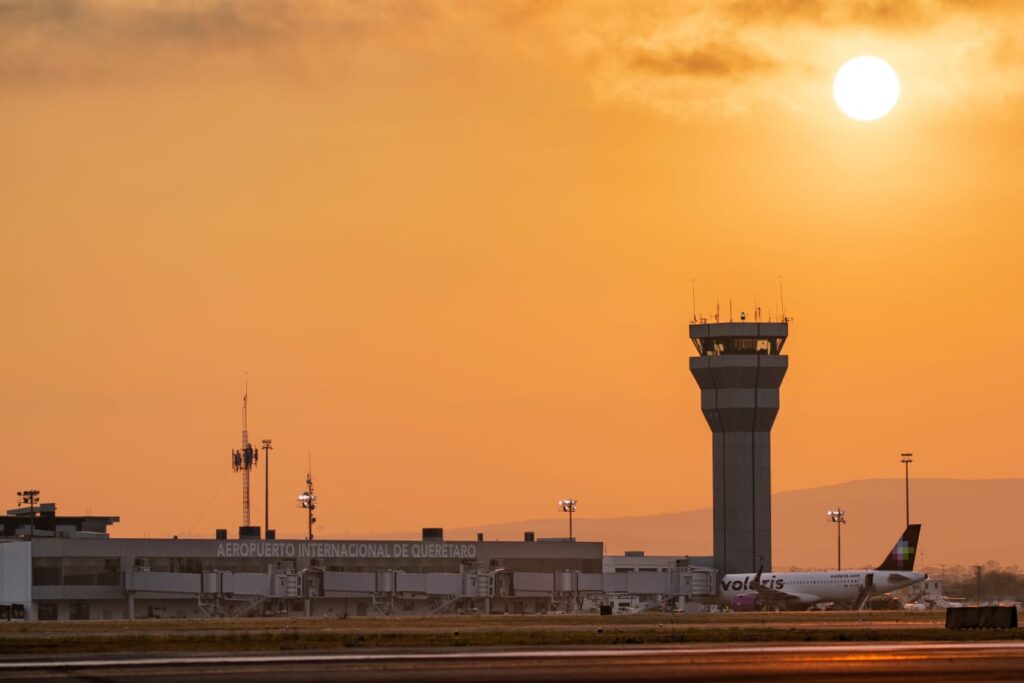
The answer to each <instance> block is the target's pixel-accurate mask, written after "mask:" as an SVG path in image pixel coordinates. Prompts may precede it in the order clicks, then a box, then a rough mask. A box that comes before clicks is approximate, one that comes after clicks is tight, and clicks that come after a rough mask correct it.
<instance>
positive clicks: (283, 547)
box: [217, 541, 476, 559]
mask: <svg viewBox="0 0 1024 683" xmlns="http://www.w3.org/2000/svg"><path fill="white" fill-rule="evenodd" d="M217 557H269V558H274V557H310V558H313V557H315V558H325V559H327V558H357V559H363V558H378V557H379V558H387V559H396V558H414V559H427V558H430V559H433V558H455V559H473V558H475V557H476V545H474V544H472V543H443V542H441V543H415V542H409V541H402V542H397V543H396V542H365V541H221V542H219V543H218V544H217Z"/></svg>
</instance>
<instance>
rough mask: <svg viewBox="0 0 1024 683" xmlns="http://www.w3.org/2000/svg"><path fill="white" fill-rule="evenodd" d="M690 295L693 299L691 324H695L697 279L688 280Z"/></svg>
mask: <svg viewBox="0 0 1024 683" xmlns="http://www.w3.org/2000/svg"><path fill="white" fill-rule="evenodd" d="M690 294H691V295H692V297H693V322H697V278H693V279H692V280H690Z"/></svg>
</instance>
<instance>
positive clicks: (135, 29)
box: [0, 0, 438, 82]
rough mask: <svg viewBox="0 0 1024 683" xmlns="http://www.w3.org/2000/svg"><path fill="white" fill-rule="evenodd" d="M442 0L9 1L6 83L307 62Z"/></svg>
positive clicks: (416, 17) (3, 33)
mask: <svg viewBox="0 0 1024 683" xmlns="http://www.w3.org/2000/svg"><path fill="white" fill-rule="evenodd" d="M437 16H438V4H437V3H436V2H434V1H433V0H422V1H419V2H402V1H400V0H378V1H376V2H360V1H359V0H303V1H302V2H279V1H274V0H196V1H195V2H183V1H178V0H46V1H45V2H38V1H36V0H0V82H3V81H6V82H12V81H47V80H61V81H64V80H68V79H71V80H80V79H89V78H95V77H107V76H114V77H117V76H123V75H132V74H137V73H147V74H148V73H153V72H159V73H167V72H170V71H174V70H176V69H180V68H182V67H189V66H196V65H206V64H207V63H208V62H210V61H219V62H220V63H222V64H224V63H233V64H234V65H235V66H244V65H246V64H250V65H251V64H253V63H262V64H264V65H265V64H266V63H267V62H266V60H267V59H269V58H272V59H273V60H276V62H277V65H278V66H282V65H287V64H290V65H292V66H296V65H299V64H300V63H302V62H303V59H304V56H305V52H306V51H305V48H306V47H309V46H313V47H315V48H316V49H317V52H318V55H317V56H316V58H323V59H328V60H331V59H336V58H338V57H344V56H345V55H347V54H348V53H349V52H350V51H351V49H353V48H354V47H356V46H358V45H359V44H360V43H361V42H363V41H364V40H366V39H368V38H370V37H373V36H378V35H389V36H395V37H401V36H403V35H408V34H410V33H415V32H416V31H417V30H419V29H420V28H421V27H422V26H424V25H426V24H429V23H430V22H432V21H434V20H435V19H436V17H437Z"/></svg>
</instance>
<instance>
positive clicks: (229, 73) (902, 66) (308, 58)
mask: <svg viewBox="0 0 1024 683" xmlns="http://www.w3.org/2000/svg"><path fill="white" fill-rule="evenodd" d="M1022 34H1024V2H1020V0H632V1H631V2H628V3H623V2H620V1H619V0H479V1H478V2H464V1H463V0H301V1H295V2H288V1H282V0H191V1H189V2H185V0H47V1H45V2H40V1H37V0H0V87H3V86H7V87H11V86H12V85H16V84H23V83H29V84H48V83H55V82H56V83H62V84H63V83H69V82H70V83H79V84H85V85H89V84H91V83H93V82H94V81H97V80H103V79H132V78H136V79H140V78H141V79H144V80H147V81H151V82H154V83H161V82H163V81H162V80H161V79H171V78H182V77H184V78H197V77H203V78H225V77H228V78H231V77H235V76H244V77H252V78H266V77H268V76H273V75H283V76H284V77H285V78H292V77H294V76H295V75H296V74H300V75H307V74H316V73H323V74H328V75H329V76H330V77H331V78H337V77H338V76H339V74H342V73H343V72H344V71H345V69H347V68H348V66H349V63H350V62H351V60H352V58H353V56H354V55H356V54H357V53H358V52H359V51H360V50H366V49H376V50H380V51H386V50H392V51H395V52H396V53H400V52H402V51H405V52H406V53H408V54H414V51H415V50H417V49H418V48H419V47H422V46H424V45H428V46H430V47H431V48H432V49H437V50H443V51H447V52H449V53H450V56H451V57H452V58H453V61H454V62H458V61H459V60H473V59H475V58H476V57H477V56H478V54H477V53H475V52H474V51H477V52H479V51H480V50H482V49H486V50H490V51H493V52H495V53H499V54H501V55H502V56H503V57H504V58H508V59H511V60H515V59H520V58H522V59H526V60H530V61H534V62H542V61H543V60H549V61H552V62H555V61H557V62H558V63H559V66H560V67H564V66H565V65H566V64H568V65H569V66H570V68H575V69H577V70H578V72H579V73H580V74H581V75H582V77H583V78H586V79H587V80H588V81H589V83H590V84H591V88H592V90H593V93H594V95H595V98H596V99H598V100H621V101H628V102H632V103H636V104H640V105H642V106H649V107H653V108H655V109H657V110H659V111H663V112H666V113H669V114H673V115H675V114H678V115H681V116H684V117H685V116H687V115H689V113H691V112H693V111H708V110H718V111H729V112H742V111H744V110H747V109H749V108H751V107H755V106H758V105H759V104H762V103H765V102H768V103H771V104H773V105H775V106H782V107H789V108H796V109H799V108H801V107H802V106H803V105H802V104H801V103H802V102H807V101H810V100H809V99H808V98H810V97H812V96H816V95H815V93H818V92H820V90H821V88H822V82H827V79H828V78H829V75H830V73H832V72H834V70H835V68H837V67H838V65H839V64H841V63H842V61H843V60H845V59H847V58H849V57H850V56H852V55H855V54H861V53H863V52H865V51H871V52H874V53H877V54H880V55H881V56H884V57H886V58H889V59H891V60H893V62H894V64H896V65H897V67H898V70H900V71H901V75H903V74H906V75H907V76H908V78H911V79H913V80H914V83H915V84H916V85H918V86H919V87H918V90H919V91H920V92H924V93H926V94H927V95H928V96H933V97H935V98H942V97H950V96H951V94H952V93H954V92H959V97H960V98H961V99H962V98H963V96H964V93H965V92H968V91H969V92H970V96H973V97H978V98H985V97H991V98H999V97H1003V96H1006V95H1007V94H1013V93H1018V92H1022V91H1024V74H1022V73H1021V71H1022V69H1024V49H1022V48H1021V47H1020V41H1019V39H1018V37H1017V36H1019V35H1022ZM413 59H415V57H413Z"/></svg>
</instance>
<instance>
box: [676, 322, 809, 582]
mask: <svg viewBox="0 0 1024 683" xmlns="http://www.w3.org/2000/svg"><path fill="white" fill-rule="evenodd" d="M788 327H789V326H788V324H787V323H747V322H741V323H712V324H698V325H690V337H691V339H692V340H693V342H694V345H695V346H696V348H697V352H698V354H699V355H698V356H697V357H695V358H691V359H690V371H691V373H692V374H693V376H694V379H696V380H697V384H698V386H699V387H700V390H701V392H700V393H701V412H702V413H703V414H704V418H705V420H707V423H708V426H709V427H710V428H711V438H712V441H711V442H712V447H711V459H712V472H713V474H712V479H713V491H714V515H713V517H714V554H715V567H716V568H717V569H718V570H719V571H721V572H725V573H744V572H756V571H758V570H759V569H761V568H764V569H765V570H769V571H770V570H771V567H772V520H771V514H772V510H771V430H772V426H773V424H774V422H775V417H776V415H777V414H778V411H779V387H780V386H781V385H782V379H783V377H784V376H785V374H786V369H787V368H788V366H789V359H788V357H787V356H783V355H780V351H781V349H782V346H783V344H784V343H785V341H786V338H787V336H788V333H789V330H788Z"/></svg>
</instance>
